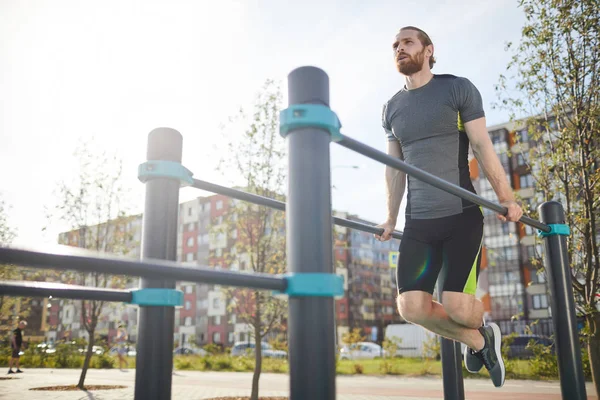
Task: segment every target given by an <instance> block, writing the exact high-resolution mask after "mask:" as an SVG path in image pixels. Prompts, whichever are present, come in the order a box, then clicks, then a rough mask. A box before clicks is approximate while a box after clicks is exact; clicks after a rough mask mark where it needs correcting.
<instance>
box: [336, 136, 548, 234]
mask: <svg viewBox="0 0 600 400" xmlns="http://www.w3.org/2000/svg"><path fill="white" fill-rule="evenodd" d="M340 136H341V137H342V139H341V140H339V141H338V142H337V143H338V144H339V145H340V146H343V147H345V148H347V149H350V150H353V151H355V152H357V153H360V154H362V155H363V156H366V157H368V158H370V159H372V160H375V161H379V162H380V163H383V164H385V165H387V166H389V167H392V168H395V169H397V170H400V171H402V172H404V173H406V174H407V175H410V176H414V177H415V178H416V179H419V180H420V181H423V182H425V183H428V184H430V185H431V186H434V187H436V188H438V189H441V190H443V191H445V192H448V193H451V194H453V195H455V196H458V197H460V198H462V199H465V200H468V201H471V202H473V203H475V204H477V205H480V206H482V207H485V208H487V209H489V210H492V211H495V212H497V213H498V214H502V215H506V214H507V212H508V209H507V208H506V207H503V206H501V205H500V204H496V203H494V202H493V201H489V200H487V199H484V198H483V197H481V196H478V195H476V194H475V193H472V192H469V191H468V190H466V189H464V188H462V187H460V186H457V185H454V184H452V183H450V182H447V181H445V180H443V179H440V178H439V177H437V176H435V175H432V174H430V173H428V172H426V171H423V170H421V169H419V168H416V167H413V166H412V165H410V164H407V163H405V162H404V161H402V160H400V159H399V158H396V157H392V156H390V155H388V154H386V153H384V152H382V151H379V150H377V149H374V148H373V147H370V146H367V145H366V144H363V143H361V142H359V141H357V140H354V139H352V138H349V137H348V136H344V135H340ZM519 221H520V222H522V223H524V224H526V225H529V226H532V227H534V228H537V229H540V230H542V231H544V232H550V227H549V226H548V225H546V224H543V223H541V222H540V221H536V220H535V219H532V218H529V217H525V216H523V217H521V219H520V220H519Z"/></svg>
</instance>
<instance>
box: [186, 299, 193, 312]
mask: <svg viewBox="0 0 600 400" xmlns="http://www.w3.org/2000/svg"><path fill="white" fill-rule="evenodd" d="M191 308H192V303H190V302H189V300H188V301H186V302H185V309H186V310H190V309H191Z"/></svg>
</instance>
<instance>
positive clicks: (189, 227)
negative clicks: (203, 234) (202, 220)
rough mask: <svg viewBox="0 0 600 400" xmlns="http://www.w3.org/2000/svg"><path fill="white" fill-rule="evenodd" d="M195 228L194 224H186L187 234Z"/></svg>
mask: <svg viewBox="0 0 600 400" xmlns="http://www.w3.org/2000/svg"><path fill="white" fill-rule="evenodd" d="M195 228H196V224H195V223H193V222H191V223H189V224H188V232H192V231H193V230H194V229H195Z"/></svg>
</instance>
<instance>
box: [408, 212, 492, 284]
mask: <svg viewBox="0 0 600 400" xmlns="http://www.w3.org/2000/svg"><path fill="white" fill-rule="evenodd" d="M482 242H483V214H482V212H481V209H480V208H479V207H473V206H471V207H468V208H465V209H463V212H462V214H456V215H451V216H449V217H443V218H434V219H411V218H410V217H409V216H407V217H406V225H405V226H404V233H403V235H402V240H401V242H400V254H399V256H398V267H397V269H396V278H397V284H398V293H403V292H408V291H411V290H419V291H423V292H429V293H431V294H433V289H434V287H435V284H436V281H437V279H438V276H440V278H441V279H442V280H443V288H442V291H448V292H462V293H468V294H473V295H474V294H475V291H476V290H477V278H478V277H479V267H480V264H481V245H482ZM442 266H443V267H444V268H443V269H442ZM440 272H441V275H440Z"/></svg>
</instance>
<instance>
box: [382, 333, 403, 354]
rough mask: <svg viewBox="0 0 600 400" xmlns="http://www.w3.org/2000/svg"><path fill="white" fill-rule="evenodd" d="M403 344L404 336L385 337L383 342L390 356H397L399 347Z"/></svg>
mask: <svg viewBox="0 0 600 400" xmlns="http://www.w3.org/2000/svg"><path fill="white" fill-rule="evenodd" d="M401 344H402V338H399V337H395V336H392V337H389V338H387V339H385V340H384V341H383V343H382V346H383V349H384V350H385V351H386V352H387V356H388V357H389V358H394V357H396V353H397V352H398V348H399V347H400V345H401Z"/></svg>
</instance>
